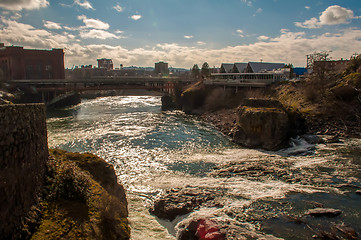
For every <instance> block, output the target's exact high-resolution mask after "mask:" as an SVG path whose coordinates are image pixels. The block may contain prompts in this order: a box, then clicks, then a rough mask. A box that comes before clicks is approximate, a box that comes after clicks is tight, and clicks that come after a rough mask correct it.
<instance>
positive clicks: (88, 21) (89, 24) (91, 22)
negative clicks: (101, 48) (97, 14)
mask: <svg viewBox="0 0 361 240" xmlns="http://www.w3.org/2000/svg"><path fill="white" fill-rule="evenodd" d="M78 19H79V20H82V21H83V22H84V24H85V27H86V28H95V29H103V30H107V29H109V24H108V23H105V22H103V21H100V20H99V19H93V18H87V17H86V16H85V15H81V16H78Z"/></svg>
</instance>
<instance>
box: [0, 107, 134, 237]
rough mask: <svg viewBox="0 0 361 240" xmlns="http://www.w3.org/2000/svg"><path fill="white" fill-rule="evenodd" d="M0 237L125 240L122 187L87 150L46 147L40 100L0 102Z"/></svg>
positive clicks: (126, 226)
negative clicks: (6, 103) (84, 152)
mask: <svg viewBox="0 0 361 240" xmlns="http://www.w3.org/2000/svg"><path fill="white" fill-rule="evenodd" d="M0 126H1V128H0V213H1V214H0V239H29V238H31V237H32V238H33V239H46V238H50V239H129V237H130V228H129V224H128V220H127V216H128V210H127V200H126V196H125V190H124V188H123V186H122V185H120V184H118V183H117V177H116V175H115V172H114V169H113V166H112V165H109V164H108V163H106V162H105V161H104V160H103V159H101V158H99V157H97V156H94V155H92V154H78V153H68V152H65V151H61V150H51V151H50V157H49V150H48V144H47V129H46V117H45V106H44V104H26V105H25V104H24V105H13V104H9V105H0Z"/></svg>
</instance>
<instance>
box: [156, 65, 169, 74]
mask: <svg viewBox="0 0 361 240" xmlns="http://www.w3.org/2000/svg"><path fill="white" fill-rule="evenodd" d="M154 73H155V74H161V75H168V74H169V69H168V63H165V62H158V63H155V69H154Z"/></svg>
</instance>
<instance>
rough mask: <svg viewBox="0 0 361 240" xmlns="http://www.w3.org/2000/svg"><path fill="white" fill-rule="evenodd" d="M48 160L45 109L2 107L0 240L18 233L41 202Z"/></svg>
mask: <svg viewBox="0 0 361 240" xmlns="http://www.w3.org/2000/svg"><path fill="white" fill-rule="evenodd" d="M47 158H48V143H47V129H46V115H45V106H44V105H43V104H27V105H0V239H8V236H11V235H12V234H13V233H14V232H15V231H17V230H18V229H19V226H21V225H22V224H24V222H26V221H25V217H26V216H27V214H28V212H29V210H30V209H31V207H32V206H33V205H34V204H36V203H37V202H38V200H39V196H40V194H41V189H42V187H43V183H44V176H45V175H44V174H45V164H46V161H47Z"/></svg>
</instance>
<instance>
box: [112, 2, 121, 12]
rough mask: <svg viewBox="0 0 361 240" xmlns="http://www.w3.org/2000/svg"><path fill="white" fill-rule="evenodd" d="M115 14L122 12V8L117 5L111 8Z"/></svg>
mask: <svg viewBox="0 0 361 240" xmlns="http://www.w3.org/2000/svg"><path fill="white" fill-rule="evenodd" d="M113 8H114V9H115V10H116V11H117V12H123V8H122V6H120V5H119V4H117V5H116V6H114V7H113Z"/></svg>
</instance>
